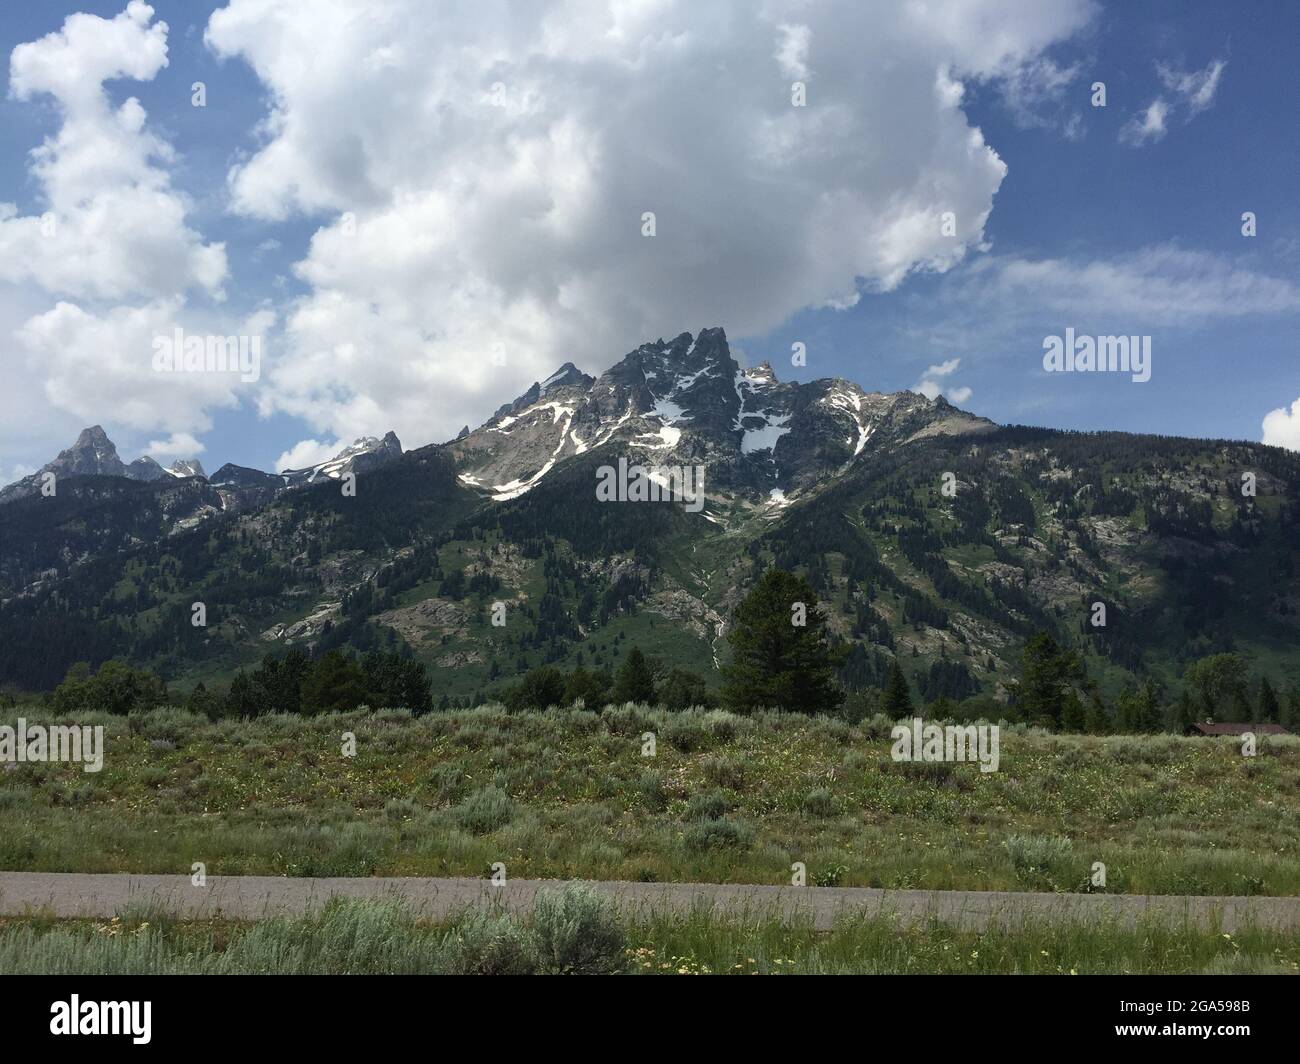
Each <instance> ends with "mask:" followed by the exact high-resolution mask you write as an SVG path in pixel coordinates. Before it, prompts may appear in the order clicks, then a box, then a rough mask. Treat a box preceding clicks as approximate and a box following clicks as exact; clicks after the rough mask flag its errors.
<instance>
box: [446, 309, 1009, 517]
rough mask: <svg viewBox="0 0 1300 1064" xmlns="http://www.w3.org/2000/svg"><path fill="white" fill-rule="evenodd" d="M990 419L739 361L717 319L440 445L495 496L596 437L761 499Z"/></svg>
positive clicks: (566, 373) (528, 484)
mask: <svg viewBox="0 0 1300 1064" xmlns="http://www.w3.org/2000/svg"><path fill="white" fill-rule="evenodd" d="M992 427H993V426H992V423H991V422H988V421H986V420H984V419H983V418H977V417H974V416H973V415H970V414H967V413H965V412H963V411H959V410H956V408H953V407H950V406H948V405H947V404H944V406H943V407H938V406H936V405H934V404H931V403H930V401H929V400H927V399H926V398H925V397H924V396H921V395H917V394H915V393H912V392H897V393H893V394H889V395H886V394H883V393H880V392H866V391H864V390H863V389H862V388H861V387H859V386H858V385H856V384H854V383H852V382H850V381H845V380H839V379H825V380H818V381H812V382H809V383H806V384H800V383H797V382H790V383H782V382H781V381H780V380H779V379H778V378H777V375H776V372H775V370H774V369H773V368H772V366H771V365H770V364H769V363H767V362H763V363H760V364H759V365H757V366H753V367H750V368H747V369H743V368H741V367H740V366H739V364H738V363H737V362H736V360H735V359H734V358H733V357H732V355H731V351H730V348H729V346H728V344H727V336H726V333H725V331H724V330H723V329H721V328H709V329H702V330H701V331H700V332H699V333H698V334H696V335H694V336H692V335H691V334H690V333H688V332H686V333H681V334H680V335H678V336H675V337H674V338H673V339H671V340H663V339H660V340H656V341H653V342H648V343H644V344H642V345H641V346H640V347H638V348H636V349H635V350H633V351H631V352H629V353H628V354H627V355H625V356H624V357H623V358H622V359H621V360H620V361H619V362H618V363H616V364H615V365H613V366H611V367H610V368H609V369H608V370H606V371H605V372H604V373H602V374H601V375H600V376H599V377H597V378H594V379H593V378H592V377H590V376H588V375H587V374H584V373H581V372H580V371H578V370H577V369H576V368H575V367H574V366H573V365H572V363H565V365H564V366H562V367H560V369H559V370H558V371H557V372H556V373H555V374H553V375H552V376H551V377H550V378H547V380H546V381H543V382H538V383H537V384H534V385H533V386H532V387H531V388H530V389H529V390H528V391H527V392H525V393H524V394H523V395H521V396H520V397H519V398H518V399H516V400H515V401H514V402H513V403H507V404H505V405H504V406H502V407H500V408H499V409H498V410H497V412H496V413H495V414H494V415H493V416H492V417H491V418H490V419H489V420H488V421H487V422H485V423H484V424H483V425H481V426H479V428H477V429H475V430H474V431H472V432H470V433H468V434H466V435H462V436H461V437H458V438H457V439H456V440H455V441H453V442H452V443H451V444H450V445H449V447H450V449H451V451H452V453H453V455H454V457H455V460H456V463H457V472H458V475H459V477H460V480H461V482H462V483H463V484H465V485H467V486H469V487H472V488H475V489H478V490H480V491H483V492H485V493H487V495H488V496H489V497H490V498H492V499H495V500H498V501H505V500H507V499H512V498H517V497H518V496H520V495H523V494H524V493H526V492H528V491H530V490H531V489H532V488H533V487H534V486H536V485H537V484H538V483H540V482H541V480H542V479H543V478H544V477H545V476H546V475H547V474H548V473H549V472H550V471H551V470H552V469H553V468H554V467H555V466H556V465H557V464H559V463H561V462H563V461H565V460H567V459H570V458H575V457H577V456H579V455H582V454H585V453H587V452H589V451H594V450H595V449H597V448H601V447H611V448H618V449H619V450H621V451H625V452H627V453H629V454H631V455H632V456H634V457H635V458H636V459H637V460H639V461H645V462H647V463H650V464H668V463H680V464H700V465H704V466H705V467H706V469H707V471H708V476H709V479H710V483H712V484H713V485H715V486H716V487H718V488H719V489H722V490H727V491H730V492H733V493H736V494H740V495H745V496H750V497H753V498H763V499H766V498H768V497H769V496H771V493H772V492H773V491H774V490H776V491H781V492H786V491H790V490H792V489H798V488H801V487H807V486H809V485H811V484H813V483H815V482H818V481H819V480H825V479H826V478H827V477H829V476H833V475H835V474H836V473H838V472H840V471H841V470H843V468H844V467H845V466H846V464H848V463H851V462H852V461H853V459H855V458H857V457H858V456H860V455H861V454H862V453H863V452H864V450H865V449H866V447H867V445H868V441H875V443H876V444H877V445H879V446H889V445H892V444H894V443H897V442H901V441H903V440H905V439H907V438H910V437H911V436H913V435H914V434H916V433H921V432H929V433H931V434H934V433H945V434H953V433H964V432H979V431H987V430H988V429H990V428H992Z"/></svg>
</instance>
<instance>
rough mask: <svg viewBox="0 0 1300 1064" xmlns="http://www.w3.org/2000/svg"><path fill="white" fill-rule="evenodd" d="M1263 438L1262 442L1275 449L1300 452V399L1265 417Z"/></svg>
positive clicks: (1271, 411)
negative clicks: (1283, 448) (1288, 406)
mask: <svg viewBox="0 0 1300 1064" xmlns="http://www.w3.org/2000/svg"><path fill="white" fill-rule="evenodd" d="M1262 428H1263V436H1262V437H1261V441H1262V442H1263V443H1267V444H1270V445H1271V446H1273V447H1285V448H1286V449H1287V450H1288V451H1300V399H1297V400H1296V401H1295V402H1294V403H1292V404H1291V407H1290V409H1287V408H1286V407H1285V406H1283V407H1279V408H1278V409H1277V410H1270V411H1269V412H1268V413H1267V414H1265V415H1264V423H1263V426H1262Z"/></svg>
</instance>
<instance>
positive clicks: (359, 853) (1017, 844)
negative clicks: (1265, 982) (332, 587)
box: [0, 707, 1300, 895]
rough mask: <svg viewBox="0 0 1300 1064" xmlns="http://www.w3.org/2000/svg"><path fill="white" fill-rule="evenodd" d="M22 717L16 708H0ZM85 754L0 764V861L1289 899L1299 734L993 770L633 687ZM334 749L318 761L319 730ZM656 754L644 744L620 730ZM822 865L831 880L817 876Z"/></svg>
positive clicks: (860, 734) (205, 732)
mask: <svg viewBox="0 0 1300 1064" xmlns="http://www.w3.org/2000/svg"><path fill="white" fill-rule="evenodd" d="M20 713H21V714H23V715H25V716H27V717H28V719H29V720H33V719H38V718H40V717H41V711H40V710H38V709H36V708H34V707H33V708H28V709H25V710H18V711H9V714H10V719H12V718H13V717H16V716H18V715H19V714H20ZM79 723H102V724H104V726H105V728H106V745H107V752H106V757H105V766H104V769H103V771H102V772H100V773H98V774H92V773H85V772H83V771H82V770H81V768H80V767H79V766H75V765H66V764H56V765H50V764H24V765H17V766H12V767H11V768H8V769H7V770H5V771H0V816H2V817H3V819H4V825H5V828H4V830H3V832H0V868H3V869H6V870H32V871H61V872H74V871H79V872H163V873H166V872H171V873H184V874H187V875H188V874H189V872H190V867H191V865H192V863H194V862H196V861H201V862H203V863H204V864H205V865H206V866H207V871H208V873H209V874H212V875H240V874H271V875H290V876H305V875H333V876H344V875H350V876H371V875H394V876H403V875H406V876H448V875H471V876H482V875H487V874H488V870H489V868H490V866H491V865H492V864H494V863H496V862H504V863H505V864H506V866H507V869H508V874H509V875H510V876H511V877H512V878H557V879H617V880H640V881H663V882H668V881H694V882H730V883H773V884H780V883H788V882H790V877H791V867H790V866H791V865H792V864H793V863H794V862H796V861H799V862H803V863H804V864H805V865H806V866H807V872H808V879H809V882H828V881H834V882H836V883H837V884H838V885H841V886H875V887H887V888H893V889H905V888H931V889H968V890H1048V891H1074V890H1083V889H1089V888H1088V887H1087V886H1086V883H1087V880H1088V876H1089V872H1090V869H1091V867H1092V865H1093V862H1096V861H1100V862H1103V863H1104V864H1105V865H1106V869H1107V885H1106V889H1107V890H1108V891H1110V892H1112V893H1144V894H1234V895H1239V894H1274V895H1296V894H1300V740H1297V739H1294V738H1292V737H1285V738H1282V739H1272V740H1268V741H1266V742H1265V743H1264V745H1263V746H1262V747H1261V752H1260V754H1259V756H1258V757H1255V758H1249V759H1248V758H1243V757H1241V756H1240V753H1239V748H1238V746H1237V745H1236V744H1235V743H1233V742H1231V741H1227V740H1224V741H1219V740H1205V739H1184V738H1181V737H1174V736H1145V737H1137V736H1129V737H1109V738H1094V737H1085V736H1052V735H1047V734H1043V733H1040V732H1036V731H1033V730H1028V729H1024V728H1022V727H1019V726H1011V727H1007V728H1004V730H1003V735H1002V742H1001V758H1002V763H1001V770H1000V771H999V772H996V773H990V774H981V773H980V772H979V770H978V766H975V765H969V764H968V765H908V764H902V765H900V764H896V763H894V762H892V761H891V760H890V758H889V747H890V742H889V739H888V724H887V722H885V721H883V720H879V719H877V720H874V721H871V722H867V723H865V724H864V725H862V726H859V727H850V726H849V725H847V724H845V723H844V722H843V721H839V720H833V719H829V718H811V719H810V718H805V717H800V716H795V715H778V714H763V715H759V716H755V717H749V718H742V717H736V716H733V715H731V714H727V713H723V712H718V711H714V712H708V713H706V712H700V711H691V712H687V713H679V714H672V713H666V712H662V711H658V710H646V709H644V708H637V707H625V708H622V709H611V710H607V711H606V712H605V713H603V714H597V713H591V712H583V711H578V710H560V711H551V712H547V713H524V714H517V715H510V714H508V713H506V712H505V711H504V710H503V709H501V708H500V707H483V708H479V709H476V710H472V711H467V712H453V713H434V714H430V715H427V716H424V717H421V718H415V719H412V718H411V717H410V716H409V715H408V714H406V713H403V712H397V711H381V712H375V713H370V712H356V713H350V714H342V715H332V716H325V717H317V718H299V717H286V716H274V717H267V718H262V719H259V720H255V721H220V722H218V723H215V724H213V723H209V722H208V721H206V720H205V719H202V718H197V717H193V716H190V715H187V714H185V713H182V712H179V711H175V710H163V711H158V712H155V713H151V714H146V715H142V716H139V717H132V718H129V719H126V718H115V717H109V716H107V715H103V716H100V717H98V718H96V720H94V721H85V720H82V721H79ZM345 732H352V733H355V735H356V745H357V755H356V757H354V758H347V757H343V756H342V755H341V746H342V744H343V735H344V733H345ZM645 732H653V733H654V734H655V736H656V745H657V751H656V756H655V757H653V758H650V757H643V756H642V753H641V749H642V735H643V733H645ZM827 877H830V878H829V879H828V878H827Z"/></svg>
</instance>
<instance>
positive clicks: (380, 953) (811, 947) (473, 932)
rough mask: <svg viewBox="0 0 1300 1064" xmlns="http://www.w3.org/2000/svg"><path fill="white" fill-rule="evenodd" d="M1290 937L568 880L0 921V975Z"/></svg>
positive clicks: (1196, 944)
mask: <svg viewBox="0 0 1300 1064" xmlns="http://www.w3.org/2000/svg"><path fill="white" fill-rule="evenodd" d="M1297 972H1300V934H1296V933H1295V932H1288V933H1280V932H1272V931H1263V930H1258V929H1249V928H1248V929H1243V930H1239V931H1238V932H1236V933H1235V934H1231V935H1229V934H1225V933H1220V932H1218V931H1216V930H1214V929H1209V928H1207V929H1202V930H1197V929H1191V928H1169V927H1165V926H1162V925H1160V924H1158V923H1152V924H1138V925H1137V926H1132V927H1124V926H1108V925H1106V924H1104V923H1103V924H1096V925H1082V924H1034V923H1026V924H1024V925H1023V926H1017V927H1015V928H1013V929H994V930H988V931H984V932H972V931H958V930H954V929H953V928H952V927H951V926H949V925H947V924H943V923H940V922H937V921H936V922H931V923H929V924H924V925H917V926H914V927H907V928H900V927H898V926H897V925H895V924H894V922H893V921H891V920H889V919H887V918H881V917H862V916H856V917H844V918H842V919H841V920H840V921H839V922H837V923H836V925H835V927H834V928H833V929H832V930H831V931H829V932H818V931H816V930H814V929H813V928H812V927H811V925H809V924H806V923H804V924H800V923H794V924H785V923H783V922H782V921H781V920H779V919H776V918H772V917H766V916H764V915H762V914H753V915H747V916H745V917H743V918H741V917H732V916H723V915H719V914H717V913H714V912H713V911H711V910H709V909H708V908H705V907H697V909H696V910H695V911H693V912H689V913H683V914H676V915H668V914H655V915H650V916H647V917H640V918H638V919H636V920H633V921H628V922H624V921H623V920H621V919H620V917H619V915H618V914H617V912H616V911H615V910H613V909H612V907H610V906H609V905H608V904H607V903H606V902H605V901H604V900H603V899H600V898H599V897H596V896H594V895H593V894H592V893H591V892H589V891H587V890H585V889H584V888H583V887H581V886H577V885H574V886H570V887H568V888H566V889H565V890H564V891H563V892H552V893H549V894H543V895H542V896H541V897H539V900H538V903H537V905H536V907H535V908H534V910H533V912H532V913H531V914H530V915H528V916H526V917H522V918H520V917H514V916H509V915H506V914H504V913H500V912H492V911H487V912H482V911H480V912H470V911H466V912H464V913H461V914H458V915H457V916H455V917H453V918H451V919H448V920H446V921H442V922H431V921H423V920H419V919H416V918H415V917H413V916H412V915H411V914H410V912H409V911H408V910H407V909H405V908H404V907H403V906H402V905H401V904H400V903H398V902H396V901H357V900H341V899H338V900H335V901H333V902H331V903H330V904H329V905H328V906H326V908H325V909H324V910H322V911H321V912H319V913H316V914H313V915H311V916H305V917H298V918H286V917H275V918H270V919H265V920H261V921H258V922H255V923H243V922H234V921H229V920H224V919H213V920H203V921H180V920H175V919H173V918H171V917H168V916H167V915H165V914H163V913H160V912H155V911H150V910H149V909H147V908H132V909H126V910H123V912H122V913H121V914H119V915H118V916H116V917H114V918H112V919H111V920H53V919H42V918H41V917H39V916H37V917H26V918H22V919H12V918H10V919H3V918H0V974H30V975H81V974H96V975H137V974H151V973H156V974H168V975H170V974H178V975H202V974H251V975H261V974H279V975H335V974H361V975H365V974H447V975H534V974H543V975H569V974H571V975H613V974H628V975H804V974H865V975H872V974H957V975H961V974H968V975H981V974H982V975H990V974H1034V975H1096V974H1197V973H1206V974H1220V975H1229V974H1261V975H1271V974H1296V973H1297Z"/></svg>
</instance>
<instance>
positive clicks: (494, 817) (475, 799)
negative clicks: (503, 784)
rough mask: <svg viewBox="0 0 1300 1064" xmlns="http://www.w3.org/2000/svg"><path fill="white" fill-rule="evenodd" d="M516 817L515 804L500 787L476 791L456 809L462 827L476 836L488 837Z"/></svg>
mask: <svg viewBox="0 0 1300 1064" xmlns="http://www.w3.org/2000/svg"><path fill="white" fill-rule="evenodd" d="M514 816H515V803H514V801H513V800H511V798H510V795H508V794H506V792H505V791H503V790H502V789H501V788H500V787H495V786H493V787H484V788H482V789H481V790H477V791H475V792H474V793H473V794H471V795H470V796H469V797H468V798H466V799H465V801H463V802H462V803H461V804H460V805H459V806H457V807H456V819H457V821H459V823H460V826H461V827H462V828H464V829H465V830H466V831H468V832H471V833H472V834H474V835H486V834H487V833H488V832H490V831H496V830H497V828H501V827H505V825H507V824H509V823H510V821H511V820H513V819H514Z"/></svg>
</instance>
